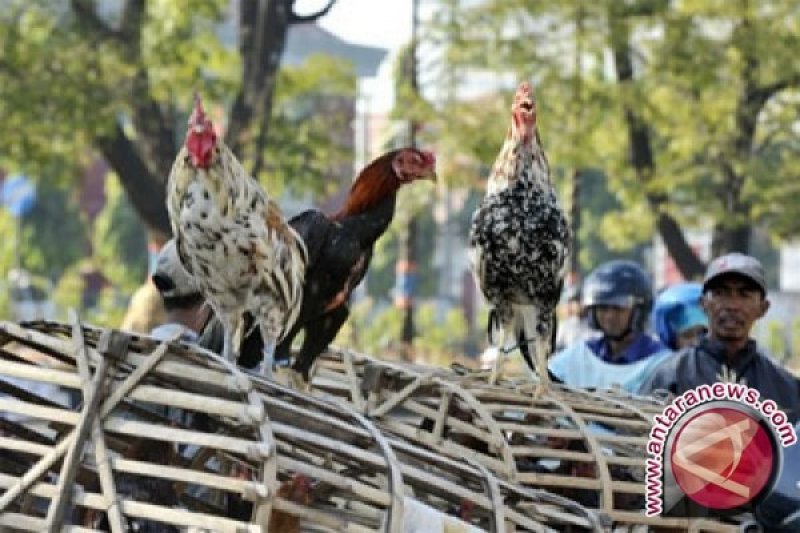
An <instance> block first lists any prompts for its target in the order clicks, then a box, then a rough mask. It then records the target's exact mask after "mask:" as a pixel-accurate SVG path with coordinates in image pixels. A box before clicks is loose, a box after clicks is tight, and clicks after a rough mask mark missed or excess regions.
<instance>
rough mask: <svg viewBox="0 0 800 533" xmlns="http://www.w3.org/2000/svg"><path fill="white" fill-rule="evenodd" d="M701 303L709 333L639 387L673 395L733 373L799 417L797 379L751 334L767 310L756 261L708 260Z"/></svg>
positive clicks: (732, 256) (736, 257) (764, 286)
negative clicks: (764, 349) (758, 343)
mask: <svg viewBox="0 0 800 533" xmlns="http://www.w3.org/2000/svg"><path fill="white" fill-rule="evenodd" d="M701 305H702V307H703V309H704V310H705V312H706V314H707V315H708V318H709V330H708V335H707V336H706V337H705V338H703V339H702V340H701V341H700V343H699V344H698V345H696V346H693V347H689V348H687V349H685V350H683V351H681V352H679V353H678V354H676V355H675V356H673V357H670V358H667V359H666V360H664V361H663V362H661V363H660V364H659V366H657V367H656V368H655V369H654V370H653V372H652V374H651V375H650V376H649V378H648V379H647V380H646V381H645V382H644V383H643V385H642V387H641V388H640V392H642V393H651V392H654V391H656V390H667V391H669V392H670V393H672V394H676V395H678V394H682V393H684V392H686V391H687V390H690V389H694V388H696V387H698V386H700V385H710V384H712V383H716V382H718V381H722V380H727V379H730V378H731V377H735V379H736V381H737V382H739V383H743V384H745V385H747V386H748V387H752V388H754V389H757V390H758V391H759V392H760V393H761V398H762V399H771V400H773V401H774V402H775V403H777V404H778V406H779V407H780V408H781V409H782V410H783V411H784V412H785V413H786V415H787V416H788V417H789V419H790V420H791V421H792V422H793V423H794V422H796V421H797V420H798V419H800V385H799V383H800V382H798V380H797V378H795V377H794V376H792V375H791V374H790V373H789V372H788V371H787V370H785V369H784V368H782V367H781V366H779V365H778V364H776V363H775V362H774V361H773V360H772V359H771V358H770V357H769V356H768V355H766V354H765V353H764V352H763V351H762V350H760V349H759V348H758V346H757V345H756V342H755V341H754V340H753V339H751V338H750V332H751V330H752V328H753V324H755V322H756V321H757V320H758V319H760V318H761V317H763V316H764V315H765V314H766V312H767V309H769V300H767V283H766V277H765V275H764V267H763V266H762V265H761V263H760V262H759V261H758V260H757V259H755V258H754V257H751V256H748V255H744V254H740V253H731V254H727V255H723V256H721V257H718V258H717V259H715V260H714V261H712V262H711V264H710V265H709V266H708V270H707V272H706V275H705V278H704V279H703V286H702V299H701Z"/></svg>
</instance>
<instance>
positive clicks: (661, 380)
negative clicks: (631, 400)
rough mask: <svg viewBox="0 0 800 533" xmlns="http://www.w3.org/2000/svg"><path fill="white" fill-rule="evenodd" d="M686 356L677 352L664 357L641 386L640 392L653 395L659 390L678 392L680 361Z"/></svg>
mask: <svg viewBox="0 0 800 533" xmlns="http://www.w3.org/2000/svg"><path fill="white" fill-rule="evenodd" d="M682 357H684V354H683V353H680V354H675V355H672V356H669V357H667V358H666V359H664V360H663V361H662V362H661V363H660V364H658V365H657V366H656V367H655V368H653V370H652V371H651V373H650V375H649V376H648V377H647V378H645V380H644V382H642V385H641V386H640V387H639V391H638V392H639V394H645V395H652V394H653V393H654V392H656V391H659V390H664V391H667V392H669V393H671V394H677V392H678V363H679V362H680V359H681V358H682Z"/></svg>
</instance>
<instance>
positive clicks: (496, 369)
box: [489, 324, 510, 385]
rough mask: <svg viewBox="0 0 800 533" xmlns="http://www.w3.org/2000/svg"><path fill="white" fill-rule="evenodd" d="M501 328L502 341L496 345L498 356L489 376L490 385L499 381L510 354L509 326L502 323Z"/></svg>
mask: <svg viewBox="0 0 800 533" xmlns="http://www.w3.org/2000/svg"><path fill="white" fill-rule="evenodd" d="M499 329H500V335H499V337H500V343H499V344H498V345H497V346H495V348H497V357H496V358H495V360H494V366H492V374H491V375H490V376H489V385H494V384H495V383H497V380H498V378H499V377H500V375H501V374H502V371H503V364H504V363H505V361H506V357H507V356H508V354H507V353H506V345H507V344H508V339H509V338H510V336H509V335H508V326H506V325H504V324H500V325H499Z"/></svg>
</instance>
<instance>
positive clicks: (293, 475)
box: [0, 321, 604, 533]
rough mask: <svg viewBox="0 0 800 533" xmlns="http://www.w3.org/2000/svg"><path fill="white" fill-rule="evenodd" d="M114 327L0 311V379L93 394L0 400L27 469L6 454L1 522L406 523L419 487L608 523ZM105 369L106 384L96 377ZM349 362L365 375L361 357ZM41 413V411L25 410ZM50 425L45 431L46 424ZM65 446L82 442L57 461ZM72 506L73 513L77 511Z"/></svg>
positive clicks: (475, 522) (330, 407)
mask: <svg viewBox="0 0 800 533" xmlns="http://www.w3.org/2000/svg"><path fill="white" fill-rule="evenodd" d="M114 335H117V336H118V335H119V334H118V333H115V332H109V331H108V330H103V329H99V328H93V327H91V326H87V325H80V324H78V323H77V321H76V322H75V323H73V324H71V325H68V324H61V323H52V322H38V323H32V324H26V325H24V326H23V325H18V324H14V323H0V377H10V378H13V379H24V380H29V381H32V382H35V383H39V384H41V385H48V386H51V387H52V388H53V389H57V390H58V391H61V392H67V393H70V394H72V395H75V394H76V393H80V394H81V395H85V397H88V398H89V399H91V396H92V394H96V395H97V396H98V400H97V402H93V401H85V402H83V407H80V406H78V405H64V404H60V403H58V402H54V401H51V400H49V399H48V398H45V397H43V395H42V394H39V395H37V393H36V392H35V391H24V394H23V391H22V389H16V390H18V392H19V394H18V395H17V396H16V397H14V394H12V396H11V397H5V398H0V415H3V413H5V415H4V416H6V417H8V416H14V417H17V418H21V419H22V420H21V421H20V420H17V421H16V422H13V423H12V422H10V421H8V422H7V424H6V425H5V426H0V427H6V433H5V434H4V435H0V452H2V453H5V452H8V453H9V454H10V455H12V456H13V457H14V461H17V462H18V463H19V465H18V466H19V468H17V471H19V469H20V468H21V469H22V472H23V473H22V474H21V475H20V474H18V473H14V472H11V471H3V470H2V466H0V507H2V508H5V510H6V512H5V513H4V514H3V515H2V516H3V518H2V521H0V523H2V524H7V525H8V526H9V527H14V528H17V529H20V530H28V531H41V530H43V529H48V528H49V529H51V530H55V529H56V528H60V530H62V531H64V530H67V531H68V530H73V531H91V530H92V528H91V526H88V525H86V524H85V523H83V522H81V521H80V520H79V519H76V518H74V517H80V515H81V514H84V515H88V514H91V512H101V513H102V512H106V513H107V517H108V520H109V525H110V527H111V528H112V530H113V531H117V530H124V528H125V522H126V521H127V520H130V519H139V520H156V521H162V522H165V523H169V524H173V525H176V526H179V527H199V528H206V529H210V530H213V531H261V532H263V531H267V530H268V529H269V528H270V523H271V520H273V519H275V518H276V517H277V516H279V515H281V516H284V517H290V518H292V517H293V518H294V519H295V520H296V521H297V522H298V526H299V527H300V528H301V530H302V531H352V532H359V533H360V532H367V531H388V532H392V533H394V532H401V531H403V529H404V524H405V521H406V520H407V512H408V506H409V505H411V503H412V501H414V502H418V503H421V504H423V505H424V506H426V507H427V508H429V509H432V510H433V511H434V512H438V513H439V514H440V515H441V516H442V517H446V518H447V519H448V520H456V518H453V517H452V514H453V513H458V512H459V511H463V512H464V513H466V514H465V515H464V516H465V518H467V519H468V521H469V523H470V524H471V526H473V527H474V528H478V529H479V530H488V531H537V532H538V531H547V532H549V531H560V530H565V529H568V530H594V531H600V530H602V529H604V526H603V524H604V523H603V521H602V520H603V517H602V516H601V515H599V514H598V513H593V512H590V511H587V510H586V509H584V508H583V507H581V506H580V505H577V504H575V503H574V502H572V501H570V500H568V499H566V498H563V497H559V496H556V495H552V494H549V493H546V492H544V491H535V490H530V489H527V488H524V487H521V486H519V485H516V484H514V483H511V482H508V481H505V480H503V479H501V478H498V477H496V475H495V473H494V472H493V471H492V470H491V469H489V468H486V467H485V466H483V465H482V464H481V462H480V461H476V460H474V459H472V458H467V459H466V460H455V459H453V458H450V457H447V456H445V455H442V454H439V453H437V452H435V451H432V450H430V449H427V448H425V447H422V446H419V445H417V444H415V443H414V442H412V441H411V440H408V439H404V438H402V437H401V436H398V435H396V434H391V433H386V432H384V430H383V429H382V428H380V427H379V426H377V425H376V424H375V423H374V420H373V419H372V418H370V417H368V416H365V415H364V414H363V413H361V412H359V410H357V409H353V408H352V407H351V406H350V405H347V404H340V403H333V402H330V401H327V400H322V399H319V398H315V397H313V396H310V395H308V394H304V393H301V392H298V391H295V390H293V389H289V388H286V387H284V386H282V385H280V384H278V383H276V382H273V381H267V380H264V379H262V378H260V377H257V376H252V375H250V376H248V375H245V374H244V373H242V372H241V371H239V370H237V369H236V368H234V367H232V366H231V365H230V364H229V363H227V362H226V361H224V360H222V359H221V358H220V357H218V356H216V355H214V354H211V353H209V352H206V351H204V350H202V349H197V348H193V347H190V346H187V345H184V344H181V343H177V342H165V343H159V342H156V341H155V340H153V339H150V338H149V337H146V336H138V335H128V334H126V336H125V337H118V338H120V339H122V341H123V342H122V344H124V345H125V349H124V350H121V351H120V353H116V354H111V353H109V350H106V349H104V345H107V344H109V343H108V342H107V341H108V339H110V338H111V337H113V336H114ZM30 351H32V352H35V353H36V354H38V355H39V356H41V355H44V356H47V358H49V359H50V360H51V361H54V362H56V363H57V365H58V367H57V368H51V367H47V366H42V365H40V364H39V363H38V362H37V361H38V360H40V359H41V357H29V356H28V355H26V352H30ZM104 368H105V369H106V370H103V369H104ZM101 371H102V372H105V374H106V375H107V376H108V379H109V380H111V381H112V382H113V383H112V384H111V385H110V386H108V387H101V386H100V383H101V382H102V381H104V380H103V374H102V373H101ZM351 371H352V378H353V379H355V378H356V377H357V375H356V373H355V367H354V366H351ZM431 379H436V378H435V377H434V376H433V375H432V376H431ZM424 381H426V380H421V381H420V383H421V384H422V382H424ZM93 385H97V386H96V387H94V388H93V387H92V386H93ZM106 389H107V390H106ZM92 391H96V392H94V393H93V392H92ZM95 403H96V405H95ZM146 407H150V408H154V409H155V410H154V412H148V411H146V410H145V408H146ZM475 407H476V408H481V406H479V405H476V406H475ZM167 410H173V411H178V412H184V411H189V412H192V413H194V414H195V416H198V415H203V416H204V417H206V418H207V419H208V425H209V427H210V428H204V429H200V428H198V427H194V426H193V425H191V424H189V425H186V424H184V423H182V422H175V420H174V419H170V418H168V417H167V416H165V414H164V412H165V411H167ZM34 419H35V420H38V421H39V422H38V423H37V424H35V425H33V424H28V423H27V422H26V420H34ZM29 426H30V427H29ZM42 427H45V428H47V431H46V433H47V435H45V434H41V433H37V432H36V431H38V430H39V429H40V428H42ZM82 427H83V428H88V429H87V430H86V439H87V440H86V442H87V443H90V444H91V446H88V447H87V448H86V450H85V451H84V453H83V454H81V453H78V450H79V442H80V441H79V440H78V439H76V437H75V436H76V435H78V431H79V430H80V428H82ZM9 428H10V429H9ZM496 430H497V431H499V427H498V428H496ZM48 435H49V437H48ZM52 435H55V437H53V436H52ZM498 435H499V434H498ZM143 436H145V437H143ZM142 439H144V440H146V442H148V443H153V444H157V445H159V446H162V447H166V448H164V449H174V448H176V447H190V448H191V447H195V448H197V450H196V452H195V453H193V454H190V455H189V456H186V457H182V456H179V455H178V454H176V455H175V456H174V457H170V458H169V461H165V460H158V459H159V458H157V457H156V458H154V457H149V456H144V457H143V456H140V455H137V454H138V452H137V446H136V443H137V442H138V441H140V440H142ZM69 450H73V452H72V455H69V456H68V460H67V461H66V462H65V463H64V465H63V466H62V468H61V469H58V468H56V466H57V465H58V462H59V459H60V458H62V457H64V454H65V453H67V452H68V451H69ZM162 459H163V458H162ZM67 468H69V469H70V470H72V471H74V477H75V480H76V484H77V485H79V486H80V489H78V490H75V491H64V490H62V489H63V487H61V486H60V485H66V483H67V481H68V480H69V477H70V476H72V475H73V473H70V470H65V469H67ZM62 472H67V475H64V474H62ZM236 472H238V473H239V474H242V475H232V474H234V473H236ZM298 475H302V476H305V477H306V478H307V479H309V480H312V483H311V488H310V491H309V495H310V501H304V500H302V499H301V500H297V499H295V498H293V497H292V496H291V494H290V493H288V492H287V491H288V489H289V488H290V487H291V486H292V483H293V480H294V479H297V476H298ZM134 477H135V478H136V479H141V480H146V481H145V485H146V484H148V483H149V484H158V483H161V484H162V485H160V486H162V487H163V486H164V485H163V484H164V483H167V484H168V485H171V486H172V487H173V488H175V489H177V492H178V494H180V495H181V499H180V501H179V502H177V503H175V502H172V503H170V502H159V501H158V500H157V499H147V498H144V499H143V498H141V497H140V496H139V495H138V493H131V492H130V490H131V489H130V487H131V483H130V480H131V479H133V478H134ZM188 487H205V489H206V490H207V491H209V492H211V493H213V494H214V495H217V496H220V498H212V499H211V500H210V501H206V502H198V501H195V500H193V497H192V496H191V494H189V491H188ZM134 492H135V491H134ZM26 498H33V499H39V500H40V501H41V500H43V501H45V502H49V509H50V513H49V515H48V514H47V513H46V512H45V511H46V510H45V509H42V508H41V506H39V508H37V506H26V505H24V504H23V502H25V501H27V500H26ZM225 498H229V499H230V498H233V499H239V500H246V501H251V502H253V503H254V506H253V511H252V513H250V515H249V516H247V517H245V518H233V517H231V516H228V513H227V512H226V510H225V509H224V508H222V507H221V506H220V505H219V502H220V501H222V500H224V499H225ZM31 501H32V500H31ZM201 504H202V505H201ZM412 506H414V507H418V505H417V503H414V504H413V505H412ZM72 507H74V508H75V509H77V510H78V511H79V512H77V513H71V512H67V511H68V510H69V509H70V508H72ZM468 507H472V508H473V510H472V511H471V512H470V513H467V508H468ZM467 514H469V516H467Z"/></svg>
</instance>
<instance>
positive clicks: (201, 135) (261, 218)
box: [167, 97, 308, 376]
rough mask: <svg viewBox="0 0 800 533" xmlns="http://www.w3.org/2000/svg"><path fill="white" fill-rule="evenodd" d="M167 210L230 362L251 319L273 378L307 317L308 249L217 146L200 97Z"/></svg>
mask: <svg viewBox="0 0 800 533" xmlns="http://www.w3.org/2000/svg"><path fill="white" fill-rule="evenodd" d="M167 209H168V211H169V217H170V222H171V223H172V231H173V233H174V234H175V243H176V245H177V249H178V255H179V256H180V258H181V262H182V263H183V266H184V267H185V268H186V270H187V271H188V272H189V273H190V274H191V275H192V276H193V277H194V279H195V281H196V283H197V285H198V287H200V289H201V291H202V292H203V294H204V295H205V297H206V299H207V300H208V302H209V304H210V305H211V307H212V308H213V309H214V311H215V313H216V314H217V316H218V317H219V318H220V321H221V322H222V325H223V327H224V328H225V344H224V348H223V355H224V356H225V357H227V358H228V359H229V360H235V359H237V358H238V354H235V353H234V351H238V350H235V349H234V346H239V345H240V342H239V339H241V336H242V334H243V333H245V332H243V331H242V329H243V314H244V313H245V312H249V313H251V314H252V315H253V317H254V318H255V323H256V324H257V325H258V327H259V328H260V330H261V335H262V337H263V339H264V353H263V359H262V362H261V370H262V372H263V373H264V374H266V375H267V376H269V375H271V372H272V362H273V356H274V351H275V346H276V345H277V343H278V342H280V340H281V339H283V337H284V336H285V335H286V334H287V333H288V331H289V330H290V329H291V327H292V325H293V324H294V322H295V320H296V319H297V315H298V313H299V312H300V304H301V302H302V291H303V278H304V275H305V271H306V263H307V261H308V259H307V252H306V246H305V244H304V243H303V241H302V239H301V238H300V237H299V236H298V235H297V233H296V232H295V230H294V229H292V228H291V227H290V226H289V225H288V224H287V222H286V220H285V219H284V218H283V215H282V213H281V210H280V208H279V207H278V205H277V204H276V203H275V202H274V201H272V200H270V199H269V197H267V194H266V193H265V191H264V189H262V188H261V186H260V185H259V183H258V182H257V181H256V180H255V179H253V178H252V177H250V176H249V175H248V173H247V171H245V169H244V168H243V167H242V165H241V164H240V163H239V161H237V159H236V157H235V156H234V155H233V153H232V152H231V151H230V149H228V147H227V146H225V144H224V143H223V142H222V140H221V139H218V138H217V135H216V133H215V132H214V128H213V125H212V124H211V121H210V120H209V119H208V118H207V117H206V115H205V113H204V111H203V106H202V102H201V101H200V98H199V97H196V98H195V105H194V111H193V112H192V115H191V117H190V118H189V129H188V131H187V133H186V141H185V143H184V146H183V148H182V149H181V151H180V152H179V153H178V157H177V158H176V159H175V163H174V164H173V166H172V171H171V172H170V175H169V183H168V190H167Z"/></svg>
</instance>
